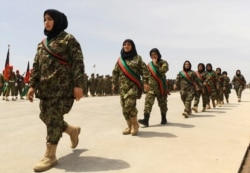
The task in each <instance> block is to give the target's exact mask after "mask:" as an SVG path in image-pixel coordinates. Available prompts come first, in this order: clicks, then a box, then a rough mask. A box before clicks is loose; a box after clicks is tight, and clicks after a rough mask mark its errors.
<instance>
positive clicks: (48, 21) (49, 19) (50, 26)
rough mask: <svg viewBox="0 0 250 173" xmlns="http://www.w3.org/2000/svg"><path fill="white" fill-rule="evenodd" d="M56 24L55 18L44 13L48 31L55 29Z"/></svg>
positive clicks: (45, 25) (45, 26)
mask: <svg viewBox="0 0 250 173" xmlns="http://www.w3.org/2000/svg"><path fill="white" fill-rule="evenodd" d="M53 26H54V20H53V19H52V17H50V15H48V14H45V15H44V28H45V29H46V30H47V31H51V30H52V29H53Z"/></svg>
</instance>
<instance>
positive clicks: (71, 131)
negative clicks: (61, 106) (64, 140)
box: [65, 125, 81, 148]
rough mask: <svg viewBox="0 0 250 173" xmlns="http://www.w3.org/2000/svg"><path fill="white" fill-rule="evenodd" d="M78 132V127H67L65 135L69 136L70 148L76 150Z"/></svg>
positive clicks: (79, 130)
mask: <svg viewBox="0 0 250 173" xmlns="http://www.w3.org/2000/svg"><path fill="white" fill-rule="evenodd" d="M80 132H81V128H80V127H74V126H71V125H68V127H67V128H66V130H65V133H67V134H68V135H69V136H70V140H71V148H76V146H77V144H78V142H79V139H78V136H79V134H80Z"/></svg>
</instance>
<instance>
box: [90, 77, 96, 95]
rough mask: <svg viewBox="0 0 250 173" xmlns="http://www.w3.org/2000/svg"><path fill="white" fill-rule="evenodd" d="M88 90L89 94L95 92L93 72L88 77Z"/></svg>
mask: <svg viewBox="0 0 250 173" xmlns="http://www.w3.org/2000/svg"><path fill="white" fill-rule="evenodd" d="M89 91H90V95H91V96H95V92H96V79H95V74H94V73H92V74H91V77H90V79H89Z"/></svg>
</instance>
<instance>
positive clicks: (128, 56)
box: [121, 39, 137, 59]
mask: <svg viewBox="0 0 250 173" xmlns="http://www.w3.org/2000/svg"><path fill="white" fill-rule="evenodd" d="M126 42H128V43H130V44H131V45H132V49H131V51H130V52H125V51H124V49H123V47H122V50H121V57H122V58H123V59H132V58H133V57H135V56H136V55H137V51H136V47H135V43H134V41H133V40H131V39H126V40H124V41H123V43H122V46H124V44H125V43H126Z"/></svg>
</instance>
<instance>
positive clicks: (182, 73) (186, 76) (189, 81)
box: [179, 70, 195, 86]
mask: <svg viewBox="0 0 250 173" xmlns="http://www.w3.org/2000/svg"><path fill="white" fill-rule="evenodd" d="M179 73H180V75H181V76H182V77H183V78H184V79H185V80H186V81H187V82H188V83H190V84H191V85H193V86H195V85H194V82H193V81H192V79H191V78H190V76H189V75H188V73H187V72H185V71H183V70H182V71H180V72H179Z"/></svg>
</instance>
